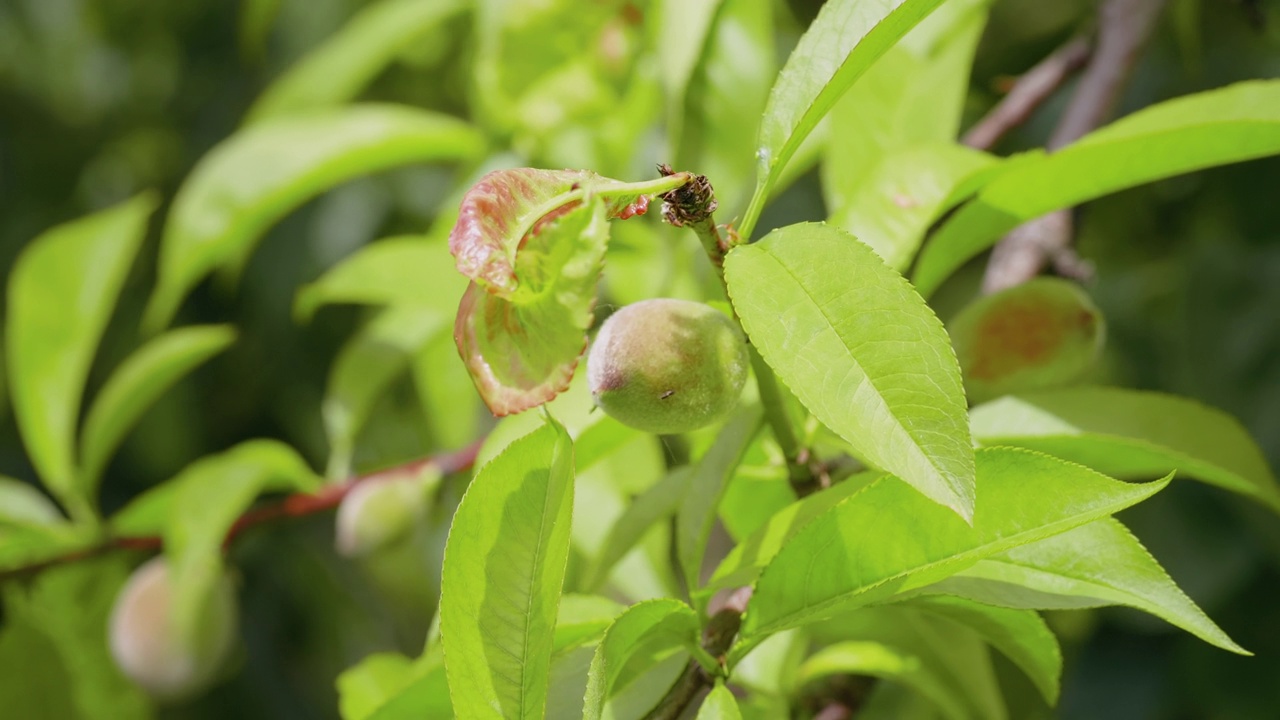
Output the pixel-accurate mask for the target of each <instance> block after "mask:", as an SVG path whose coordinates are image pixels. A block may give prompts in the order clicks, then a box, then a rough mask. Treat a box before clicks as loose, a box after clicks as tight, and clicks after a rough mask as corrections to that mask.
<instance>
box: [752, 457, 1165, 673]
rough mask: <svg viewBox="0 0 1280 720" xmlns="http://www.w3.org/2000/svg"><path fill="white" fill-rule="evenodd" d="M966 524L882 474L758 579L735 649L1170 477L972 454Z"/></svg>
mask: <svg viewBox="0 0 1280 720" xmlns="http://www.w3.org/2000/svg"><path fill="white" fill-rule="evenodd" d="M977 462H978V475H977V477H978V495H979V497H981V498H982V504H981V505H979V507H978V509H977V510H978V511H977V512H976V513H975V514H974V517H973V524H972V526H970V525H966V524H965V523H964V522H963V521H962V520H960V519H959V518H957V517H955V516H954V515H953V514H952V513H950V512H948V511H947V510H945V509H943V508H940V507H938V506H936V505H934V504H932V503H930V502H927V501H925V500H924V499H923V498H921V497H919V496H918V495H917V494H915V493H913V492H912V491H911V490H910V489H909V488H907V487H906V486H904V485H903V484H902V483H899V482H896V481H895V480H894V479H893V478H885V479H882V480H879V481H877V482H876V483H875V484H874V485H872V486H871V487H869V488H867V489H866V490H863V491H862V492H860V493H858V494H856V495H854V496H852V497H851V498H849V499H847V500H845V501H843V502H842V503H840V504H839V505H836V506H835V507H834V508H832V509H831V510H829V511H827V512H826V513H824V514H823V515H822V516H820V517H818V518H817V519H815V520H813V521H812V522H810V523H809V524H808V525H805V526H804V527H803V528H802V529H801V530H800V532H798V533H796V535H795V536H794V537H793V538H791V540H790V542H788V543H787V544H786V546H784V547H783V548H782V550H781V551H780V552H779V553H778V554H777V556H775V557H774V558H773V560H772V561H771V562H770V563H769V565H768V567H766V568H765V570H764V572H763V573H762V574H761V575H760V580H759V581H758V582H757V583H756V590H755V594H754V595H753V596H752V598H751V602H750V604H749V605H748V608H747V614H746V617H745V619H744V621H743V626H742V634H741V635H740V640H739V645H740V647H739V649H737V650H736V651H735V655H738V656H740V655H741V654H742V653H743V652H745V650H748V649H750V647H751V646H752V645H754V644H756V643H758V642H759V641H760V640H762V639H764V638H765V637H767V636H768V635H769V634H770V633H773V632H777V631H779V630H785V629H786V628H789V627H797V626H799V625H803V624H805V623H808V622H812V621H813V620H816V619H819V618H823V617H829V616H831V615H833V614H835V613H837V612H840V611H844V610H848V609H851V608H854V607H859V606H863V605H867V604H869V603H873V602H876V601H879V600H883V599H885V598H889V597H893V596H894V595H897V594H900V593H903V592H907V591H909V590H912V589H915V588H917V587H922V586H924V585H928V584H931V583H934V582H937V581H939V580H941V579H943V578H944V577H947V576H950V575H954V574H955V573H957V572H960V571H961V570H963V569H965V568H966V567H968V566H970V565H972V564H974V563H975V562H977V561H978V560H981V559H982V558H984V557H987V556H990V555H994V554H996V553H998V552H1001V551H1003V550H1007V549H1009V548H1011V547H1016V546H1018V545H1024V544H1027V543H1030V542H1034V541H1036V540H1040V539H1043V538H1045V537H1048V536H1050V535H1054V534H1057V533H1061V532H1065V531H1067V530H1069V529H1071V528H1073V527H1077V526H1079V525H1083V524H1085V523H1087V522H1090V521H1092V520H1097V519H1098V518H1101V517H1105V516H1107V515H1110V514H1112V513H1114V512H1117V511H1118V510H1122V509H1124V508H1126V507H1129V506H1130V505H1133V504H1135V503H1137V502H1140V501H1141V500H1143V499H1145V498H1147V497H1149V496H1151V495H1152V494H1154V493H1155V492H1156V491H1158V490H1160V489H1161V488H1163V487H1164V486H1165V485H1167V484H1168V482H1169V479H1168V478H1164V479H1163V480H1160V481H1157V482H1152V483H1147V484H1145V485H1130V484H1128V483H1123V482H1119V481H1116V480H1112V479H1110V478H1108V477H1105V476H1103V475H1100V474H1098V473H1096V472H1094V471H1092V470H1089V469H1088V468H1084V467H1081V466H1079V465H1075V464H1073V463H1068V462H1065V461H1062V460H1058V459H1056V458H1052V457H1049V456H1047V455H1041V454H1039V453H1033V452H1029V451H1025V450H1016V449H1012V448H986V449H983V450H980V451H979V452H978V454H977Z"/></svg>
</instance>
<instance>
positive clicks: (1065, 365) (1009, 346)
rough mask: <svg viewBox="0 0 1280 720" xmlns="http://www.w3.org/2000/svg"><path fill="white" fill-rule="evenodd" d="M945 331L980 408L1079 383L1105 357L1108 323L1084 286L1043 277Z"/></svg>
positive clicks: (972, 309)
mask: <svg viewBox="0 0 1280 720" xmlns="http://www.w3.org/2000/svg"><path fill="white" fill-rule="evenodd" d="M947 332H948V333H950V335H951V342H952V344H953V346H954V347H955V349H956V357H957V358H958V359H959V360H960V372H961V374H962V375H963V377H964V384H965V391H966V392H967V393H968V395H969V400H970V402H975V403H976V402H982V401H984V400H989V399H991V398H993V397H998V396H1000V395H1005V394H1008V393H1014V392H1022V391H1028V390H1039V389H1041V388H1046V387H1053V386H1057V385H1063V384H1066V383H1067V382H1069V381H1071V380H1074V379H1076V378H1077V377H1079V376H1080V375H1081V374H1082V373H1084V372H1085V371H1086V370H1088V369H1089V368H1090V367H1091V366H1092V365H1093V363H1094V362H1095V361H1096V360H1097V358H1098V355H1099V354H1100V353H1101V352H1102V343H1103V339H1104V338H1105V337H1106V323H1105V321H1104V320H1103V317H1102V312H1101V311H1100V310H1098V307H1097V306H1096V305H1094V304H1093V300H1092V299H1090V297H1089V295H1088V293H1086V292H1085V291H1084V290H1083V289H1081V287H1080V286H1079V285H1077V284H1076V283H1074V282H1071V281H1070V280H1063V279H1061V278H1051V277H1040V278H1032V279H1031V280H1028V281H1027V282H1024V283H1021V284H1020V285H1016V286H1014V287H1011V288H1006V289H1004V290H1001V291H1000V292H996V293H992V294H990V295H983V296H982V297H979V298H978V299H977V300H974V301H973V302H971V303H969V304H968V305H966V306H965V307H964V308H963V309H961V310H960V312H959V313H957V314H956V316H955V317H954V318H952V320H951V322H950V323H949V324H948V325H947Z"/></svg>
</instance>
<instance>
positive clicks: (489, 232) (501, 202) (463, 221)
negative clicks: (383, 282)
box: [449, 168, 649, 296]
mask: <svg viewBox="0 0 1280 720" xmlns="http://www.w3.org/2000/svg"><path fill="white" fill-rule="evenodd" d="M611 184H614V185H622V183H617V182H616V181H613V180H609V179H607V178H602V177H600V176H599V175H596V174H595V173H593V172H590V171H588V170H538V169H535V168H516V169H514V170H497V171H494V172H491V173H489V174H488V175H485V176H484V177H483V178H481V179H480V182H478V183H476V184H475V186H474V187H472V188H471V189H470V190H468V191H467V194H466V196H464V197H463V199H462V207H461V208H460V210H459V212H458V223H457V224H456V225H454V226H453V231H452V232H451V233H449V251H450V252H452V253H453V256H454V258H456V259H457V263H458V272H460V273H462V274H463V275H466V276H467V277H469V278H471V279H472V280H474V281H475V282H476V283H478V284H479V285H480V286H481V287H483V288H484V289H486V290H488V291H489V292H492V293H496V294H499V295H503V296H506V295H508V294H510V293H513V292H515V290H516V288H517V287H518V285H519V282H520V280H519V278H518V277H517V271H516V267H515V266H516V262H515V257H516V254H517V252H518V251H519V250H521V249H522V248H523V247H524V245H525V243H526V242H527V241H528V240H529V239H530V238H531V237H532V236H533V235H535V234H536V233H537V231H538V230H540V225H541V224H542V223H545V222H547V221H548V220H549V219H552V218H553V217H554V215H555V213H557V212H563V211H565V209H566V206H568V205H572V204H573V203H575V202H579V201H581V200H582V197H583V196H584V195H585V194H586V193H587V192H588V191H590V190H595V189H604V186H608V185H611ZM579 191H580V192H579ZM648 204H649V198H648V197H647V196H645V195H639V196H631V197H624V198H619V199H617V200H616V201H612V202H610V203H609V205H608V209H609V215H610V217H619V218H622V219H624V220H625V219H627V218H629V217H633V216H635V215H641V214H643V213H644V212H645V210H646V209H648Z"/></svg>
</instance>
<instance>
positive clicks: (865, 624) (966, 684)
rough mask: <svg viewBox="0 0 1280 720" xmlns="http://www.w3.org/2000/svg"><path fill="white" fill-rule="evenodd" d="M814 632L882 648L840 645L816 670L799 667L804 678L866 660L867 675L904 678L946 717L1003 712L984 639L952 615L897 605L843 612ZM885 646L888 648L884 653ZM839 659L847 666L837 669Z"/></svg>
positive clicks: (976, 719) (982, 717) (981, 717)
mask: <svg viewBox="0 0 1280 720" xmlns="http://www.w3.org/2000/svg"><path fill="white" fill-rule="evenodd" d="M813 633H814V634H815V636H817V637H818V638H819V639H820V640H822V641H830V640H839V641H845V640H852V641H854V642H871V643H876V644H879V645H881V646H882V648H883V650H880V652H876V650H878V649H873V648H869V647H866V646H852V647H850V646H844V647H843V652H840V653H838V654H835V655H833V656H828V657H826V658H824V659H823V662H821V663H820V664H818V666H817V668H814V667H813V666H810V667H808V668H806V667H805V666H803V665H802V666H801V669H800V672H799V673H798V676H799V678H804V679H807V677H806V675H807V673H811V672H813V670H815V669H818V670H823V671H827V672H830V671H832V670H834V671H836V672H857V671H858V669H857V667H856V666H854V665H852V663H856V662H866V663H867V667H866V670H867V671H868V674H874V673H875V672H883V673H885V674H884V675H883V676H882V677H886V678H887V679H891V680H898V681H901V682H903V683H904V684H906V685H908V686H910V687H912V688H913V689H915V690H916V691H918V692H920V694H921V695H924V696H925V697H928V698H929V700H930V701H932V702H933V703H934V704H935V705H936V706H937V707H938V708H939V709H940V710H941V711H942V713H943V715H944V716H946V717H949V718H956V719H957V720H967V719H969V718H972V719H973V720H987V719H996V718H1004V717H1006V716H1007V712H1006V710H1005V707H1004V700H1003V697H1002V696H1001V692H1000V686H999V684H998V682H997V680H996V676H995V672H994V669H993V668H992V666H991V654H990V652H989V651H988V649H987V645H986V643H985V642H983V639H982V638H981V637H979V635H978V633H976V632H974V631H973V630H972V629H970V628H968V627H966V626H964V625H962V624H960V623H958V622H955V621H954V620H952V619H950V618H947V617H943V616H941V615H937V614H931V613H925V612H922V611H920V610H917V609H915V608H911V607H907V606H904V605H897V604H895V605H887V606H882V607H872V608H861V609H859V610H857V611H855V612H851V613H846V614H844V615H841V616H840V617H838V618H835V619H833V620H831V621H830V622H828V623H824V624H822V625H819V626H817V627H815V628H814V629H813ZM842 645H843V642H839V643H837V645H836V646H837V647H840V646H842ZM850 650H853V651H854V652H849V651H850ZM884 650H888V651H889V656H888V657H884V654H885V653H884V652H883V651H884ZM842 661H843V662H849V663H850V664H849V665H845V666H844V667H841V664H842ZM893 673H898V674H896V675H895V674H893Z"/></svg>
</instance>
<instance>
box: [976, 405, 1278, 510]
mask: <svg viewBox="0 0 1280 720" xmlns="http://www.w3.org/2000/svg"><path fill="white" fill-rule="evenodd" d="M971 421H972V427H973V436H974V439H975V440H976V441H978V442H979V443H981V444H983V445H1015V446H1018V447H1026V448H1031V449H1033V450H1040V451H1042V452H1046V453H1049V454H1051V455H1055V456H1057V457H1061V458H1065V459H1067V460H1073V461H1075V462H1078V463H1082V464H1084V465H1088V466H1089V467H1092V468H1094V469H1096V470H1098V471H1100V472H1103V473H1106V474H1108V475H1112V476H1115V477H1119V478H1130V479H1145V478H1151V477H1158V476H1160V475H1164V474H1166V473H1169V472H1171V471H1173V470H1177V471H1178V473H1179V475H1181V474H1183V473H1185V474H1186V475H1188V476H1190V477H1192V478H1195V479H1197V480H1201V481H1203V482H1206V483H1209V484H1211V485H1217V486H1218V487H1221V488H1225V489H1227V490H1231V491H1233V492H1237V493H1240V494H1242V495H1245V496H1247V497H1251V498H1253V499H1255V500H1257V501H1259V502H1262V503H1264V504H1265V505H1267V506H1268V507H1270V508H1272V509H1274V510H1277V511H1280V487H1277V485H1276V478H1275V475H1274V474H1272V472H1271V468H1270V467H1269V466H1268V465H1267V460H1266V457H1264V456H1263V454H1262V450H1261V449H1259V447H1258V445H1257V443H1256V442H1254V440H1253V438H1251V437H1250V436H1249V432H1248V431H1247V430H1245V428H1244V426H1242V425H1241V424H1240V421H1238V420H1236V419H1235V418H1233V417H1231V416H1230V415H1228V414H1227V413H1225V412H1222V411H1221V410H1218V409H1216V408H1211V407H1208V406H1207V405H1202V404H1200V403H1199V402H1196V401H1195V400H1191V399H1190V398H1183V397H1177V396H1174V395H1164V394H1161V393H1154V392H1144V391H1139V390H1127V389H1124V388H1108V387H1077V388H1065V389H1061V390H1046V391H1042V392H1037V393H1028V394H1025V395H1017V396H1011V397H1006V398H1001V399H999V400H994V401H992V402H989V403H986V404H985V405H979V406H978V407H975V408H974V409H973V411H972V414H971Z"/></svg>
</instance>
